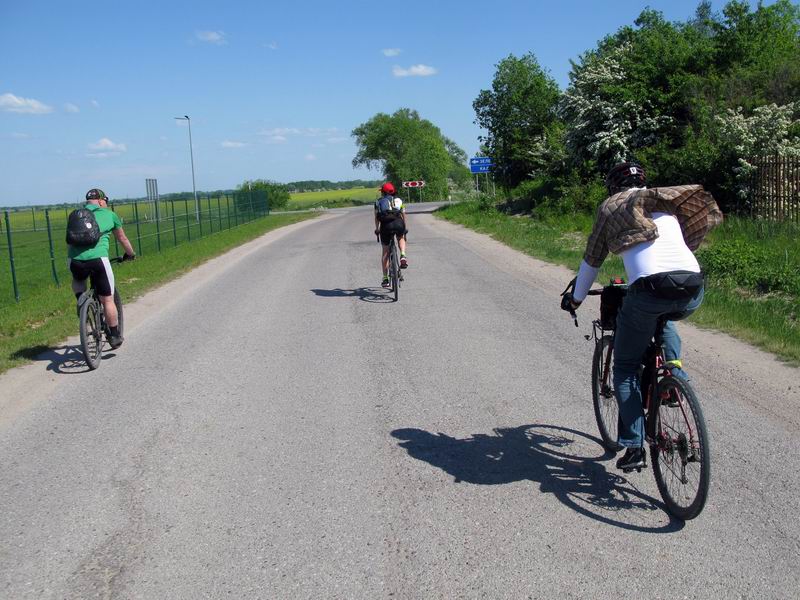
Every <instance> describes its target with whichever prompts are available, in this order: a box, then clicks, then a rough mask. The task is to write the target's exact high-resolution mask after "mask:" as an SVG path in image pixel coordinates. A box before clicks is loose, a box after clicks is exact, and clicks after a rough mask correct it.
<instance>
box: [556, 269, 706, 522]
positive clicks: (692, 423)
mask: <svg viewBox="0 0 800 600" xmlns="http://www.w3.org/2000/svg"><path fill="white" fill-rule="evenodd" d="M568 290H569V286H568V287H567V290H565V293H566V291H568ZM626 291H627V286H626V285H624V283H623V282H622V280H620V279H615V280H612V282H611V284H610V285H608V286H605V287H604V288H603V289H602V290H597V289H595V290H590V291H589V294H590V295H593V296H595V295H599V296H600V297H601V301H600V302H601V308H600V319H596V320H594V321H593V322H592V335H591V336H588V335H587V336H586V339H587V340H589V339H593V340H594V342H595V348H594V354H593V357H592V402H593V405H594V413H595V419H596V420H597V428H598V429H599V430H600V437H601V438H602V443H603V446H604V447H605V449H606V450H607V451H609V452H611V453H612V454H615V453H616V452H617V451H618V450H620V446H619V444H618V443H617V438H616V435H615V434H616V431H617V429H616V428H617V426H618V423H619V406H618V404H617V400H616V397H615V394H614V388H613V381H612V379H611V358H612V354H613V351H614V335H615V331H616V316H617V313H618V311H619V308H620V307H621V305H622V302H623V301H624V297H625V293H626ZM604 299H605V305H604ZM571 315H572V318H573V320H574V321H575V324H576V326H577V322H578V321H577V316H576V315H575V313H574V311H572V312H571ZM670 316H673V315H665V316H663V317H661V318H660V319H659V320H658V322H657V326H656V331H655V334H654V336H653V340H652V341H651V342H650V345H649V346H648V348H647V350H646V351H645V354H644V355H643V357H642V366H641V370H640V389H641V390H642V403H643V406H644V413H645V442H646V443H647V444H648V446H649V447H650V461H651V463H652V465H653V475H654V476H655V480H656V486H657V487H658V491H659V493H660V494H661V498H662V499H663V500H664V504H665V505H666V507H667V510H668V511H669V512H670V513H671V514H672V515H673V516H675V517H677V518H679V519H681V520H683V521H688V520H690V519H693V518H695V517H696V516H697V515H699V514H700V512H701V511H702V510H703V507H704V506H705V503H706V500H707V498H708V489H709V484H710V480H711V453H710V448H709V436H708V429H707V427H706V423H705V418H704V417H703V411H702V408H701V406H700V402H699V400H698V398H697V395H696V394H695V392H694V390H693V389H692V386H691V385H689V383H688V382H687V381H686V380H685V379H682V378H681V377H678V376H676V375H674V374H673V372H672V369H673V367H672V366H671V365H669V364H667V361H666V359H665V357H664V347H663V337H662V336H663V333H664V326H665V325H666V323H667V321H669V320H671V319H670V318H669V317H670ZM630 471H631V470H630V469H628V470H626V471H625V472H630ZM636 471H637V472H640V471H641V467H639V468H637V469H636Z"/></svg>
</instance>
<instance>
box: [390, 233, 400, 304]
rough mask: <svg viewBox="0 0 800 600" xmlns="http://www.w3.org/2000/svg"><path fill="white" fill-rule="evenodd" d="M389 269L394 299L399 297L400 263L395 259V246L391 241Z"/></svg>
mask: <svg viewBox="0 0 800 600" xmlns="http://www.w3.org/2000/svg"><path fill="white" fill-rule="evenodd" d="M391 261H392V264H391V269H392V290H393V291H394V301H395V302H397V301H398V300H399V299H400V264H399V262H398V260H397V246H396V245H395V244H394V242H392V255H391Z"/></svg>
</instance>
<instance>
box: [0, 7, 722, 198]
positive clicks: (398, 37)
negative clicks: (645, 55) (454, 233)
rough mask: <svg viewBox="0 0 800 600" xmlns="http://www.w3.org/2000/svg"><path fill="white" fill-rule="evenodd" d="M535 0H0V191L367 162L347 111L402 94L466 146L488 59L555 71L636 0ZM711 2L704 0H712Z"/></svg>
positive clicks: (123, 185)
mask: <svg viewBox="0 0 800 600" xmlns="http://www.w3.org/2000/svg"><path fill="white" fill-rule="evenodd" d="M697 4H698V0H649V1H645V0H642V1H639V0H616V1H614V2H607V1H590V0H560V1H558V2H545V1H542V2H539V1H533V0H529V1H522V0H495V1H493V2H486V1H484V2H473V1H471V0H465V1H461V2H451V1H449V0H440V1H437V0H433V1H427V2H420V1H417V0H406V1H404V2H376V1H372V2H355V1H352V2H351V1H347V0H341V1H339V2H332V1H326V2H316V1H315V2H307V1H303V0H297V1H295V2H287V1H281V2H275V1H263V2H239V1H236V0H234V1H230V2H207V1H197V2H180V3H178V2H170V1H168V0H163V1H161V2H151V1H150V0H141V1H139V2H125V3H121V2H108V1H106V2H93V1H81V0H78V1H75V2H69V3H67V2H40V1H37V0H27V1H26V2H19V1H17V2H13V1H12V0H0V56H2V59H0V206H14V205H21V204H39V203H50V202H64V201H76V200H78V199H79V198H81V197H82V195H83V194H84V193H85V191H86V190H87V189H89V188H91V187H101V188H103V189H104V190H105V191H106V192H107V193H108V194H109V196H111V197H112V198H124V197H129V196H143V195H144V194H145V183H144V180H145V178H147V177H155V178H157V179H158V182H159V190H160V191H161V192H162V193H166V192H175V191H185V190H191V171H190V165H189V151H188V131H187V129H186V125H185V122H178V121H175V120H174V119H173V117H175V116H179V115H185V114H188V115H189V116H190V117H191V119H192V137H193V141H194V158H195V168H196V178H197V188H198V190H206V189H220V188H232V187H235V186H236V185H237V184H239V183H240V182H241V181H243V180H245V179H255V178H265V179H273V180H276V181H283V182H287V181H294V180H300V179H330V180H342V179H353V178H370V179H378V178H380V173H379V172H376V171H367V170H364V169H359V170H354V169H353V168H352V167H351V160H352V158H353V155H354V154H355V146H354V144H353V142H352V138H351V137H350V132H351V131H352V129H353V128H354V127H355V126H357V125H359V124H360V123H362V122H364V121H366V120H367V119H369V118H370V117H371V116H373V115H374V114H375V113H378V112H393V111H395V110H396V109H398V108H400V107H411V108H414V109H416V110H418V111H419V112H420V114H421V115H422V116H423V117H424V118H427V119H429V120H431V121H432V122H434V123H435V124H436V125H437V126H438V127H439V128H440V129H441V130H442V132H443V133H444V134H445V135H447V136H448V137H450V138H452V139H454V140H455V141H456V142H457V143H458V144H459V145H460V146H461V147H462V148H464V150H466V151H467V153H468V154H470V155H472V154H474V153H475V151H476V150H477V148H478V142H477V136H478V135H479V134H480V131H479V130H478V128H477V127H476V126H475V125H474V124H473V119H474V114H473V111H472V101H473V100H474V98H475V97H476V95H477V94H478V92H479V90H480V89H482V88H487V87H488V86H489V85H490V83H491V79H492V76H493V74H494V65H495V64H496V63H497V62H498V61H499V60H500V59H502V58H503V57H505V56H507V55H508V54H509V53H513V54H515V55H521V54H523V53H525V52H528V51H532V52H534V53H535V55H536V56H537V58H538V59H539V61H540V62H541V63H542V65H543V66H544V67H545V68H547V69H548V70H549V71H550V72H551V74H552V75H553V77H554V78H555V79H556V81H557V82H558V83H559V85H561V86H562V88H563V87H564V86H566V84H567V81H568V78H567V76H568V72H569V68H570V64H569V61H570V59H575V58H577V57H578V55H579V54H580V53H581V52H583V51H585V50H587V49H590V48H593V47H594V46H595V44H596V42H597V40H599V39H600V38H602V37H603V36H605V35H606V34H608V33H612V32H614V31H616V29H618V28H619V27H620V26H622V25H625V24H631V23H632V22H633V20H634V19H635V18H636V17H637V16H638V14H639V13H640V12H641V11H642V9H643V8H644V7H645V6H648V5H649V6H651V7H652V8H655V9H657V10H660V11H662V12H663V13H664V14H665V15H666V17H667V18H669V19H673V20H685V19H686V18H688V17H690V16H691V15H692V14H693V13H694V10H695V7H696V6H697ZM723 4H724V2H721V1H716V0H715V1H714V2H713V7H714V9H715V10H719V9H720V8H721V7H722V6H723Z"/></svg>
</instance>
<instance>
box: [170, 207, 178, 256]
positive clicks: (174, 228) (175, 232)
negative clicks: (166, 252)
mask: <svg viewBox="0 0 800 600" xmlns="http://www.w3.org/2000/svg"><path fill="white" fill-rule="evenodd" d="M169 206H170V208H171V209H172V241H173V245H175V246H177V245H178V226H177V223H176V222H175V198H170V199H169Z"/></svg>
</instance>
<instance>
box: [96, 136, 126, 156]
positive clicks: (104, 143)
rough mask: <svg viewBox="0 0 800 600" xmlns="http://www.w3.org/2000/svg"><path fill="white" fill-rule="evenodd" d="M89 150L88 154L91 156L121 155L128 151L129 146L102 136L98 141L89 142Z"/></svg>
mask: <svg viewBox="0 0 800 600" xmlns="http://www.w3.org/2000/svg"><path fill="white" fill-rule="evenodd" d="M89 150H91V151H92V152H88V153H87V154H86V156H88V157H89V158H108V157H110V156H119V155H120V154H121V153H123V152H127V150H128V148H127V146H125V144H117V143H114V142H112V141H111V140H110V139H108V138H100V139H99V140H97V141H96V142H94V143H92V144H89Z"/></svg>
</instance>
